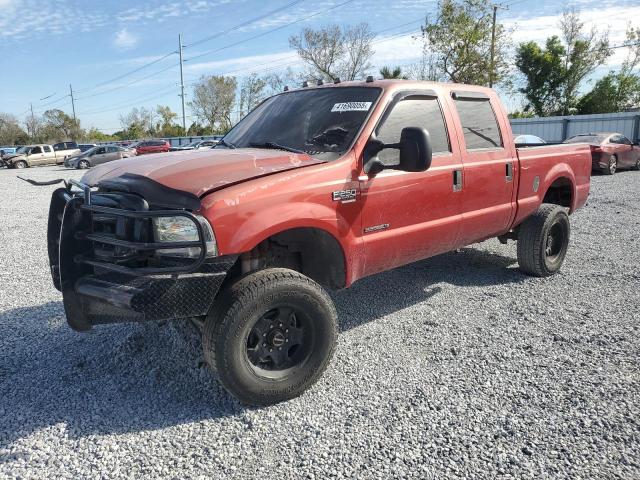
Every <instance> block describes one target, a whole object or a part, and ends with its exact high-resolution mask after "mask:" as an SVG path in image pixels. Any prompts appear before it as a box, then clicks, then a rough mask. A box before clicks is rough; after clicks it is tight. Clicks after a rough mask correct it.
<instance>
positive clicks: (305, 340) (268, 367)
mask: <svg viewBox="0 0 640 480" xmlns="http://www.w3.org/2000/svg"><path fill="white" fill-rule="evenodd" d="M312 341H313V331H312V329H311V322H310V321H309V318H308V317H307V315H306V314H305V313H304V312H302V311H300V309H298V308H295V307H292V306H288V305H283V306H279V307H276V308H273V309H271V310H269V311H267V312H266V313H265V314H264V315H262V316H261V317H260V318H259V319H258V320H257V321H256V323H255V324H254V325H253V327H252V328H251V330H250V331H249V335H248V337H247V342H246V354H247V360H248V361H249V365H250V366H251V368H252V369H253V370H254V372H255V373H257V374H258V375H260V376H263V377H270V378H281V377H283V376H286V375H287V374H288V373H289V372H290V371H291V369H292V368H294V367H296V366H298V365H301V364H302V363H304V362H305V361H306V359H307V358H308V357H309V355H310V353H311V350H312V343H313V342H312Z"/></svg>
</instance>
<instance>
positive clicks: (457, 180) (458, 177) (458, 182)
mask: <svg viewBox="0 0 640 480" xmlns="http://www.w3.org/2000/svg"><path fill="white" fill-rule="evenodd" d="M460 190H462V170H454V171H453V191H454V192H459V191H460Z"/></svg>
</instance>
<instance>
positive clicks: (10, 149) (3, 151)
mask: <svg viewBox="0 0 640 480" xmlns="http://www.w3.org/2000/svg"><path fill="white" fill-rule="evenodd" d="M17 149H18V147H0V157H2V156H3V155H6V154H9V153H16V150H17Z"/></svg>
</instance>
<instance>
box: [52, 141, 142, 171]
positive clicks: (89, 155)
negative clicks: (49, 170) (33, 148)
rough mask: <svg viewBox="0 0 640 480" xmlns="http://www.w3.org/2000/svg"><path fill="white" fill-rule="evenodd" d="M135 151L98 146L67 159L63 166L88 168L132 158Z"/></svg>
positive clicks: (112, 146) (118, 147)
mask: <svg viewBox="0 0 640 480" xmlns="http://www.w3.org/2000/svg"><path fill="white" fill-rule="evenodd" d="M135 155H136V154H135V151H133V150H129V149H127V148H123V147H120V146H118V145H99V146H96V147H93V148H91V149H89V150H87V151H86V152H83V153H81V154H79V155H76V156H74V157H71V158H68V159H67V160H65V162H64V166H65V167H68V168H90V167H93V166H95V165H100V164H102V163H107V162H111V161H113V160H120V159H121V158H129V157H134V156H135Z"/></svg>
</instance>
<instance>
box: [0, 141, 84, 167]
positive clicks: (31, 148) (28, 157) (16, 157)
mask: <svg viewBox="0 0 640 480" xmlns="http://www.w3.org/2000/svg"><path fill="white" fill-rule="evenodd" d="M79 152H80V150H79V149H77V148H76V149H75V150H71V149H69V150H66V149H65V150H58V151H56V150H54V148H53V146H51V145H46V144H42V143H41V144H36V145H26V146H24V147H20V148H18V149H17V150H16V152H15V153H10V154H8V155H4V156H3V157H2V163H3V164H4V165H6V166H7V167H8V168H27V167H33V166H38V165H54V164H62V163H64V160H65V158H67V157H69V156H71V155H75V154H77V153H79Z"/></svg>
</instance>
